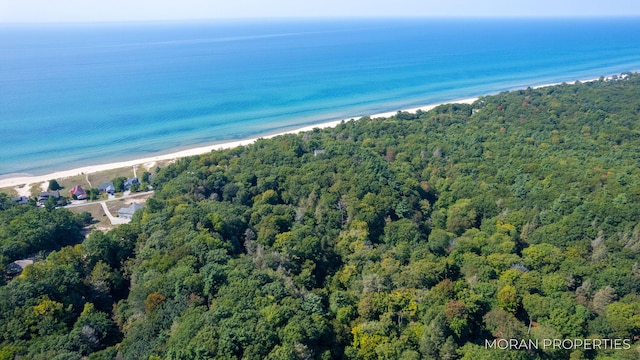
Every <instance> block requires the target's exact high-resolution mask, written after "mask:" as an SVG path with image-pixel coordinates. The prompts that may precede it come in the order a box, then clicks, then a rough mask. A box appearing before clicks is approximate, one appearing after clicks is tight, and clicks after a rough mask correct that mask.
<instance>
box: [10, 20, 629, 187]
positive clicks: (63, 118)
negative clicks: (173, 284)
mask: <svg viewBox="0 0 640 360" xmlns="http://www.w3.org/2000/svg"><path fill="white" fill-rule="evenodd" d="M638 20H640V19H638V18H625V19H621V18H618V19H581V20H568V19H556V20H549V19H546V20H542V19H519V20H496V19H491V20H468V19H466V20H463V19H440V20H435V19H350V20H347V19H345V20H313V21H309V20H307V21H304V22H302V21H236V22H218V23H211V22H197V23H145V24H101V25H96V24H93V25H87V24H83V25H3V26H0V175H3V174H10V173H25V172H26V173H31V174H44V173H47V172H50V171H54V170H64V169H70V168H76V167H79V166H84V165H90V164H96V163H107V162H115V161H121V160H129V159H134V158H140V157H145V156H150V155H155V154H161V153H168V152H171V151H174V150H176V149H179V148H188V147H194V146H201V145H205V144H210V143H216V142H224V141H227V140H235V139H241V138H249V137H254V136H257V135H261V134H268V133H274V132H277V131H281V130H284V129H290V128H295V127H299V126H303V125H307V124H313V123H319V122H324V121H327V120H333V119H340V118H345V117H351V116H355V115H363V114H372V113H379V112H383V111H389V110H397V109H400V108H408V107H411V106H415V105H421V104H427V103H434V102H440V101H446V100H452V99H459V98H466V97H470V96H478V95H484V94H489V93H495V92H499V91H502V90H507V89H513V88H518V87H525V86H535V85H539V84H545V83H552V82H558V81H572V80H575V79H587V78H594V77H598V76H600V75H609V74H614V73H620V72H623V71H635V70H640V37H638V36H637V34H640V21H638Z"/></svg>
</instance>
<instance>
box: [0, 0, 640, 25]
mask: <svg viewBox="0 0 640 360" xmlns="http://www.w3.org/2000/svg"><path fill="white" fill-rule="evenodd" d="M381 16H390V17H397V16H400V17H402V16H414V17H415V16H425V17H427V16H433V17H456V16H459V17H469V16H471V17H522V16H530V17H572V16H579V17H585V16H640V1H637V0H608V1H606V2H605V1H602V0H536V1H527V2H524V1H517V0H483V1H478V0H426V1H425V0H393V1H391V0H308V1H304V0H272V1H268V2H267V1H264V0H225V1H220V0H181V1H176V0H111V1H104V0H101V1H96V0H58V1H51V0H0V23H13V22H19V23H21V22H95V21H154V20H187V19H234V18H295V17H381Z"/></svg>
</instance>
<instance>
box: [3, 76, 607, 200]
mask: <svg viewBox="0 0 640 360" xmlns="http://www.w3.org/2000/svg"><path fill="white" fill-rule="evenodd" d="M599 79H600V78H599V77H598V78H592V79H585V80H575V81H579V82H582V83H584V82H592V81H598V80H599ZM605 79H611V75H609V76H605ZM575 81H574V82H575ZM564 83H566V84H569V82H567V81H563V82H556V83H551V84H543V85H535V86H532V88H534V89H538V88H542V87H547V86H555V85H560V84H564ZM524 88H526V87H518V88H514V89H511V90H508V91H513V90H516V89H524ZM489 95H490V94H489ZM487 96H488V95H487ZM479 98H480V96H477V97H471V98H463V99H458V100H451V101H445V102H440V103H434V104H426V105H421V106H416V107H412V108H409V109H400V110H396V111H388V112H383V113H379V114H373V115H356V116H352V117H349V118H345V119H340V120H333V121H327V122H323V123H318V124H313V125H307V126H302V127H299V128H295V129H292V130H287V131H282V132H278V133H274V134H269V135H264V136H259V137H254V138H250V139H244V140H235V141H228V142H224V143H217V144H212V145H207V146H199V147H194V148H188V149H184V150H179V151H175V152H171V153H168V154H163V155H155V156H149V157H144V158H138V159H133V160H126V161H119V162H112V163H105V164H96V165H88V166H83V167H79V168H75V169H70V170H62V171H55V172H52V173H48V174H44V175H29V174H24V173H22V174H6V175H0V188H11V187H17V188H24V187H25V186H26V187H29V185H32V184H39V183H43V182H48V181H49V180H52V179H64V178H68V177H72V176H77V175H82V174H92V173H96V172H101V171H107V170H112V169H118V168H124V167H130V166H131V167H133V166H137V165H145V164H152V165H150V166H153V164H154V163H156V162H158V161H170V160H177V159H180V158H184V157H189V156H195V155H201V154H205V153H209V152H211V151H214V150H223V149H230V148H235V147H238V146H246V145H249V144H252V143H254V142H256V141H257V140H258V139H270V138H273V137H276V136H279V135H285V134H297V133H301V132H306V131H311V130H313V129H315V128H320V129H325V128H331V127H335V126H337V125H338V124H340V123H341V122H343V121H345V122H346V121H350V120H357V119H359V118H361V117H364V116H369V117H370V118H386V117H390V116H393V115H395V114H396V113H397V112H398V111H402V112H409V113H415V112H416V111H418V110H422V111H429V110H431V109H433V108H435V107H437V106H440V105H444V104H455V103H458V104H472V103H473V102H474V101H476V100H478V99H479ZM150 166H147V167H150ZM16 190H19V189H16ZM18 192H20V191H18Z"/></svg>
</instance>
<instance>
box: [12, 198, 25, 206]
mask: <svg viewBox="0 0 640 360" xmlns="http://www.w3.org/2000/svg"><path fill="white" fill-rule="evenodd" d="M11 201H14V202H16V203H18V204H20V205H24V204H28V203H29V198H28V197H26V196H19V197H14V198H11Z"/></svg>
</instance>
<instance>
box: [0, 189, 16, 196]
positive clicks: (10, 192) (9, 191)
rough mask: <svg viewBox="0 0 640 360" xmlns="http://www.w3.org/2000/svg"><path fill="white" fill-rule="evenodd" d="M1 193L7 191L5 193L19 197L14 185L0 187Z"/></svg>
mask: <svg viewBox="0 0 640 360" xmlns="http://www.w3.org/2000/svg"><path fill="white" fill-rule="evenodd" d="M0 193H5V194H7V195H9V196H10V197H17V196H18V192H17V191H16V189H14V188H12V187H6V188H1V189H0Z"/></svg>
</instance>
